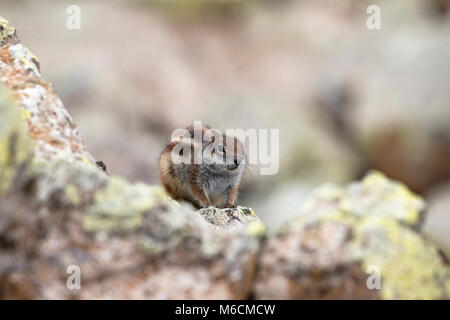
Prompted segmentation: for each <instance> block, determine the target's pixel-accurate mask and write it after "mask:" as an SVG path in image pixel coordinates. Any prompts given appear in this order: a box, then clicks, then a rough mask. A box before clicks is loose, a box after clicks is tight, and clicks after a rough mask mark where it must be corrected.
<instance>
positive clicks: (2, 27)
mask: <svg viewBox="0 0 450 320" xmlns="http://www.w3.org/2000/svg"><path fill="white" fill-rule="evenodd" d="M15 32H16V29H14V28H13V27H10V26H9V22H8V20H6V19H4V18H3V17H1V16H0V42H3V41H4V40H5V39H6V38H8V37H10V36H12V35H14V33H15Z"/></svg>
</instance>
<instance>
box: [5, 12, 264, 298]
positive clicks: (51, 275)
mask: <svg viewBox="0 0 450 320" xmlns="http://www.w3.org/2000/svg"><path fill="white" fill-rule="evenodd" d="M0 25H1V28H0V31H1V33H0V35H1V47H0V77H1V80H2V82H3V86H4V87H5V90H4V89H2V90H0V116H1V117H0V151H1V154H0V169H1V170H0V186H1V188H0V298H3V299H5V298H8V299H11V298H22V299H23V298H25V299H36V298H40V299H53V298H58V299H67V298H79V299H86V298H97V299H98V298H100V299H104V298H138V299H151V298H166V299H173V298H185V299H186V298H187V299H189V298H203V299H207V298H221V299H232V298H247V297H249V295H250V289H251V280H252V279H253V275H254V273H255V267H256V257H257V254H258V252H259V248H260V243H261V238H262V235H263V234H264V228H263V227H262V224H261V222H259V220H258V219H257V218H256V217H254V213H253V211H251V210H249V209H246V208H238V209H223V210H226V215H230V216H234V217H241V218H242V219H241V222H240V223H236V221H238V220H236V219H235V221H233V223H232V224H231V223H227V222H226V221H222V222H223V223H222V226H218V225H213V224H211V223H210V222H208V221H209V220H211V215H215V214H217V215H218V216H223V215H224V214H225V213H224V212H225V211H221V210H218V211H217V210H214V211H212V212H210V213H204V214H203V217H202V215H200V214H197V213H196V212H195V211H194V210H193V209H192V208H191V207H189V206H187V205H184V204H178V203H177V202H175V201H173V200H170V199H169V198H168V196H167V195H166V193H165V192H164V190H163V189H162V187H160V186H149V185H146V184H142V183H140V184H131V183H129V182H127V181H126V180H124V179H122V178H120V177H110V176H108V175H106V174H105V173H104V172H103V171H102V170H100V169H99V168H97V167H96V165H95V162H94V160H93V159H92V157H91V156H90V155H89V153H88V152H87V151H86V148H85V146H84V143H83V141H82V140H81V138H80V135H79V133H78V131H77V128H76V126H75V125H74V124H73V122H72V120H71V118H70V115H69V114H68V112H67V110H66V109H65V108H64V106H63V104H62V102H61V101H60V99H59V98H58V96H57V95H56V93H55V92H54V91H53V90H52V89H51V86H50V84H48V83H47V82H45V81H44V80H42V78H41V75H40V72H39V65H38V63H37V59H36V58H35V57H34V56H32V54H31V53H30V52H29V51H28V50H27V49H26V48H25V47H23V46H22V45H21V44H20V42H19V40H18V38H17V37H16V35H15V31H14V29H13V28H11V27H9V26H8V25H7V22H6V21H5V20H4V19H0ZM6 91H7V92H9V93H10V94H11V96H12V97H13V98H12V99H10V98H8V94H7V93H4V92H6ZM27 129H28V130H27ZM27 133H28V134H27ZM246 215H249V217H248V219H247V220H246V221H244V219H243V218H244V217H246ZM71 265H75V266H78V267H79V268H80V271H81V289H78V290H71V289H70V288H69V287H67V286H66V280H67V278H68V276H69V275H68V274H67V273H66V271H67V270H68V269H67V268H68V267H69V266H71ZM175 287H176V290H174V288H175Z"/></svg>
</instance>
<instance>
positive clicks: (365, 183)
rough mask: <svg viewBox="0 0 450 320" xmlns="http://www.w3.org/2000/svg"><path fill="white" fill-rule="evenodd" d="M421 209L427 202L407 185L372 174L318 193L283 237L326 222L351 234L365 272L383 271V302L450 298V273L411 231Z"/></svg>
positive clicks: (354, 256) (353, 248) (352, 248)
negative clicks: (344, 228)
mask: <svg viewBox="0 0 450 320" xmlns="http://www.w3.org/2000/svg"><path fill="white" fill-rule="evenodd" d="M423 207H424V203H423V200H422V199H421V198H420V197H418V196H417V195H415V194H414V193H412V192H411V191H410V190H409V189H408V188H407V187H406V186H405V185H404V184H402V183H399V182H396V181H393V180H390V179H388V178H386V177H385V176H384V175H383V174H381V173H379V172H375V171H374V172H370V173H369V174H368V175H367V176H366V177H365V178H364V179H363V180H362V181H361V182H359V183H352V184H350V185H349V186H348V187H347V188H340V187H338V186H335V185H325V186H322V187H320V188H317V189H316V190H315V191H314V192H313V194H312V195H311V197H310V198H309V199H308V200H307V201H306V202H305V204H304V205H303V206H302V208H301V214H300V215H299V216H298V217H297V218H296V219H294V221H292V222H291V223H289V225H286V226H284V229H283V230H282V232H283V233H287V232H298V231H299V230H301V229H302V228H305V226H306V225H309V226H315V227H318V225H321V224H323V223H326V222H327V221H335V222H339V223H342V224H345V225H347V226H349V227H350V228H351V230H352V234H353V237H352V239H351V240H350V244H349V248H350V249H349V250H350V252H351V254H350V256H351V257H352V259H353V260H354V259H357V260H359V261H361V264H362V267H363V269H364V270H367V268H368V267H369V266H372V265H375V266H377V267H378V268H380V270H381V277H382V288H381V292H380V293H381V296H382V298H384V299H439V298H448V297H450V290H449V289H450V269H449V268H448V267H447V266H445V265H443V263H442V262H441V261H440V258H439V254H438V252H437V249H436V248H435V247H434V245H433V244H432V243H429V242H428V241H427V240H426V239H424V238H423V237H422V236H421V235H420V234H419V233H417V232H416V231H414V230H412V229H411V228H410V227H409V226H408V225H414V224H415V223H417V221H418V219H419V215H420V211H421V210H422V209H423Z"/></svg>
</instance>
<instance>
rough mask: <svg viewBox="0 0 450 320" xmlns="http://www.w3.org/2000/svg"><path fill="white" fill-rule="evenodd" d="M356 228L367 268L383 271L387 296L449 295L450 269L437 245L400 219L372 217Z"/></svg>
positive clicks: (383, 286)
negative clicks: (371, 267)
mask: <svg viewBox="0 0 450 320" xmlns="http://www.w3.org/2000/svg"><path fill="white" fill-rule="evenodd" d="M354 230H355V231H356V232H355V233H356V236H355V239H356V240H355V243H357V244H358V245H359V246H360V247H361V248H362V249H363V250H364V251H365V254H364V257H363V259H362V266H363V268H364V270H367V268H368V267H369V266H371V265H375V266H377V267H378V268H379V269H380V271H381V276H382V283H381V295H382V297H383V298H384V299H443V298H449V297H450V291H449V288H450V269H449V268H448V267H446V266H444V265H443V264H442V262H441V261H440V259H439V254H438V252H437V250H436V248H435V247H434V246H433V245H432V244H431V243H429V242H428V241H426V240H424V239H423V238H422V237H421V236H420V235H419V234H418V233H417V232H415V231H413V230H411V229H410V228H408V227H406V226H404V225H402V224H400V223H399V222H398V221H394V220H387V219H382V218H380V217H371V218H367V219H364V221H362V222H361V223H360V224H359V225H357V226H356V227H355V228H354Z"/></svg>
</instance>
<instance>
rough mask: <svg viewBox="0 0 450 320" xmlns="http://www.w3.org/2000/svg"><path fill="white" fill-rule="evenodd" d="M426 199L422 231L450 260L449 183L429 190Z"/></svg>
mask: <svg viewBox="0 0 450 320" xmlns="http://www.w3.org/2000/svg"><path fill="white" fill-rule="evenodd" d="M428 199H429V200H428V201H429V205H428V209H427V212H426V214H425V221H424V222H423V231H424V233H425V234H426V235H427V236H429V237H430V238H431V239H432V240H433V241H434V242H436V244H437V245H438V247H439V248H440V249H441V250H442V251H443V253H444V254H445V256H446V258H447V260H450V233H449V230H450V184H444V185H442V186H439V187H436V188H434V189H433V190H431V192H430V196H429V197H428Z"/></svg>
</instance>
